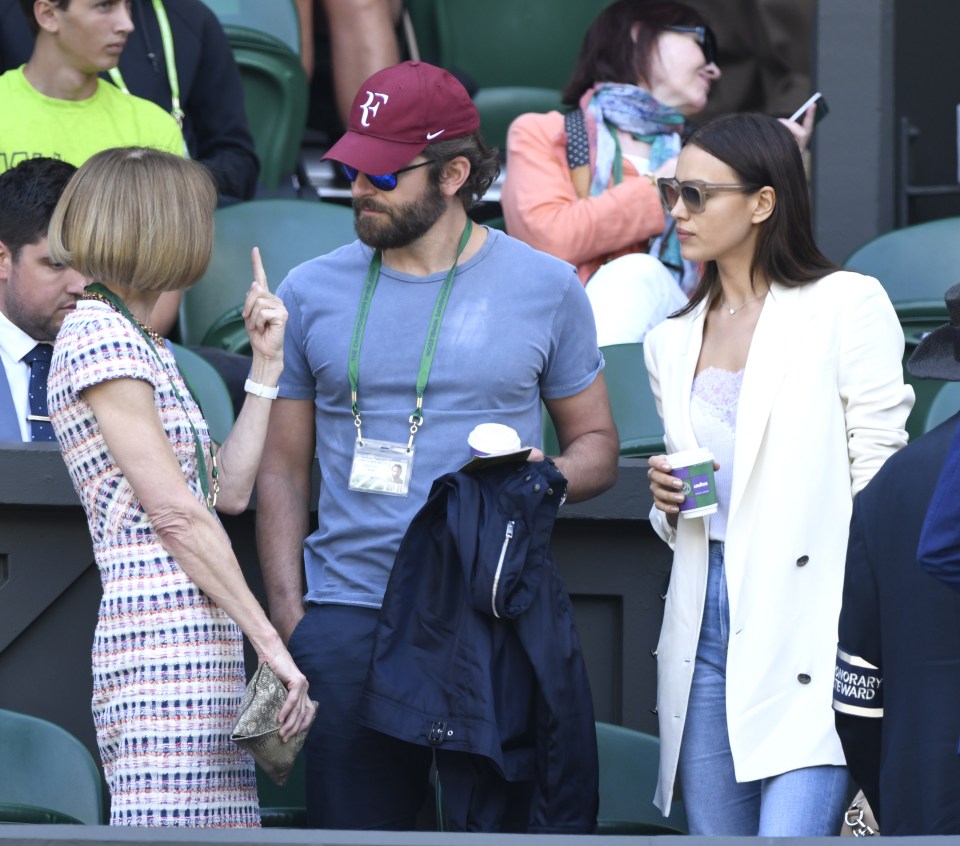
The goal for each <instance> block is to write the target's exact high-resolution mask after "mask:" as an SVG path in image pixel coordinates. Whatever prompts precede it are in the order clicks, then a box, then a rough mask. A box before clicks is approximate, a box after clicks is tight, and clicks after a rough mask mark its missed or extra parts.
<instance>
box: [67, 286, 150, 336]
mask: <svg viewBox="0 0 960 846" xmlns="http://www.w3.org/2000/svg"><path fill="white" fill-rule="evenodd" d="M80 299H81V300H99V301H100V302H102V303H106V304H107V305H108V306H110V308H112V309H113V310H114V311H115V312H117V314H123V312H122V311H120V309H118V308H117V307H116V305H115V304H114V303H112V302H111V301H110V300H109V299H108V298H107V297H105V296H104V295H103V294H98V293H97V292H96V291H84V292H83V295H82V296H81V297H80ZM130 316H131V317H133V319H134V320H136V321H137V326H139V327H140V328H141V329H142V330H143V331H144V332H146V333H147V334H148V335H149V336H150V337H151V338H152V339H153V342H154V343H155V344H161V345H163V344H165V343H166V341H165V340H164V339H163V335H161V334H160V333H159V332H158V331H157V330H156V329H154V328H152V327H151V326H147V324H146V323H143V322H141V321H140V320H137V318H136V317H135V316H134V315H133V314H131V315H130Z"/></svg>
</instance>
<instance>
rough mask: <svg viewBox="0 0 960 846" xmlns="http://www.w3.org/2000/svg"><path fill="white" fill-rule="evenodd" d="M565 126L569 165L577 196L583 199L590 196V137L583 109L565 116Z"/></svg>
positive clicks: (572, 111) (574, 110)
mask: <svg viewBox="0 0 960 846" xmlns="http://www.w3.org/2000/svg"><path fill="white" fill-rule="evenodd" d="M563 128H564V130H565V131H566V133H567V165H568V167H569V168H570V179H571V180H572V181H573V187H574V190H575V191H576V192H577V196H578V197H579V198H580V199H581V200H583V199H585V198H587V197H589V196H590V139H589V138H588V137H587V126H586V124H585V123H584V120H583V111H582V110H580V109H573V110H571V111H569V112H567V113H566V114H565V115H564V116H563Z"/></svg>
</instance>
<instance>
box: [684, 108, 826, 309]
mask: <svg viewBox="0 0 960 846" xmlns="http://www.w3.org/2000/svg"><path fill="white" fill-rule="evenodd" d="M690 145H693V146H695V147H699V148H700V149H701V150H703V151H704V152H706V153H709V154H710V155H711V156H713V157H714V158H717V159H719V160H720V161H722V162H723V163H724V164H725V165H727V166H729V167H730V168H731V169H732V170H733V171H734V173H736V175H737V181H738V182H743V183H745V184H748V185H760V186H767V185H769V186H770V187H771V188H773V190H774V192H775V193H776V200H775V205H774V207H773V212H772V213H771V214H770V216H769V217H768V218H767V219H766V220H764V221H763V222H762V223H760V224H759V227H760V229H759V234H758V237H757V245H756V252H755V253H754V256H753V261H752V262H751V264H750V284H751V286H753V288H754V289H756V280H757V278H758V277H759V278H762V279H765V280H769V281H776V282H778V283H780V284H781V285H785V286H787V287H788V288H796V287H799V286H801V285H806V284H809V283H810V282H816V281H817V280H818V279H822V278H823V277H824V276H826V275H827V274H828V273H832V272H833V271H834V270H836V269H837V267H836V265H834V264H833V262H831V261H830V260H829V259H828V258H826V257H825V256H824V255H823V253H821V252H820V249H819V248H818V247H817V245H816V243H815V242H814V240H813V227H812V225H811V221H810V196H809V194H808V193H807V179H806V174H805V173H804V170H803V160H802V159H801V157H800V148H799V147H798V146H797V142H796V141H795V140H794V138H793V136H792V135H791V134H790V131H789V130H788V129H787V128H786V127H785V126H783V125H782V124H781V123H780V121H778V120H776V119H775V118H772V117H768V116H767V115H759V114H750V113H741V114H732V115H724V116H722V117H718V118H715V119H714V120H712V121H710V122H709V123H706V124H704V125H703V126H701V127H700V128H699V129H698V130H696V131H695V132H694V133H693V134H692V135H691V136H690V138H688V139H687V146H690ZM719 291H720V273H719V270H718V269H717V263H716V262H715V261H707V262H705V263H704V267H703V276H702V278H701V279H700V282H699V283H698V284H697V287H696V288H694V290H693V293H692V294H691V295H690V302H689V303H687V305H685V306H684V307H683V308H682V309H680V310H679V311H678V312H676V314H673V315H671V317H678V316H680V315H681V314H686V313H687V312H688V311H691V310H692V309H693V308H694V307H695V306H696V305H697V304H698V303H699V302H700V301H701V300H703V299H707V298H709V299H711V300H712V299H713V297H715V296H717V295H718V294H719Z"/></svg>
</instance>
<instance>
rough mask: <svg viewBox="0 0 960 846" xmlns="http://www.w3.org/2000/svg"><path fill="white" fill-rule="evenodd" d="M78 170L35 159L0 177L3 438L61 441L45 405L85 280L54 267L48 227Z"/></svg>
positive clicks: (0, 402) (0, 422) (0, 426)
mask: <svg viewBox="0 0 960 846" xmlns="http://www.w3.org/2000/svg"><path fill="white" fill-rule="evenodd" d="M75 170H76V168H75V167H74V166H73V165H71V164H67V163H66V162H61V161H56V160H55V159H47V158H35V159H27V160H26V161H23V162H21V163H20V164H19V165H18V166H17V167H15V168H12V169H10V170H8V171H6V172H4V173H3V174H0V364H2V366H0V441H31V440H53V439H54V438H53V430H52V428H51V427H50V423H49V418H48V417H47V415H46V408H45V406H46V372H47V370H49V365H50V352H51V351H52V349H53V346H52V345H53V340H54V338H56V337H57V332H58V331H59V330H60V324H61V323H63V318H64V317H66V314H67V312H68V311H70V310H72V309H74V308H76V304H77V300H78V299H79V298H80V295H81V294H82V293H83V288H84V286H85V285H86V280H85V279H84V278H83V277H82V276H81V275H80V274H79V273H77V271H75V270H73V269H71V268H69V267H65V266H63V265H61V264H55V263H53V262H51V260H50V255H49V252H48V250H47V228H48V226H49V224H50V218H51V216H52V215H53V209H54V207H55V206H56V204H57V200H58V199H59V198H60V194H61V193H62V192H63V189H64V186H65V185H66V184H67V182H68V181H69V179H70V177H71V176H72V175H73V172H74V171H75ZM44 368H46V369H44ZM41 394H42V396H41Z"/></svg>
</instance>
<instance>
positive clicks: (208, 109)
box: [184, 12, 260, 200]
mask: <svg viewBox="0 0 960 846" xmlns="http://www.w3.org/2000/svg"><path fill="white" fill-rule="evenodd" d="M200 49H201V51H202V53H201V60H200V65H199V67H198V69H197V75H196V78H195V79H194V81H193V86H192V88H191V89H190V91H189V93H188V94H187V100H186V102H185V103H184V111H185V112H186V113H187V115H189V120H190V121H191V122H192V124H193V136H194V139H195V141H194V144H195V149H192V150H191V151H190V153H191V155H192V156H193V158H195V159H196V160H197V161H200V162H202V163H203V164H204V165H206V166H207V167H208V168H209V169H210V171H211V173H212V174H213V178H214V180H215V181H216V183H217V191H218V192H219V194H220V195H221V196H222V197H225V198H228V199H231V200H249V199H251V198H252V197H253V195H254V192H255V191H256V188H257V178H258V177H259V175H260V163H259V161H258V160H257V154H256V152H254V148H253V136H251V134H250V128H249V125H248V123H247V116H246V112H245V110H244V104H243V83H242V82H241V80H240V70H239V68H238V67H237V63H236V62H235V61H234V59H233V53H232V52H231V50H230V44H229V42H228V41H227V36H226V34H225V33H224V31H223V27H222V26H220V23H219V21H217V19H216V18H215V17H214V15H213V13H212V12H207V20H205V21H204V23H203V27H202V30H201V48H200Z"/></svg>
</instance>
